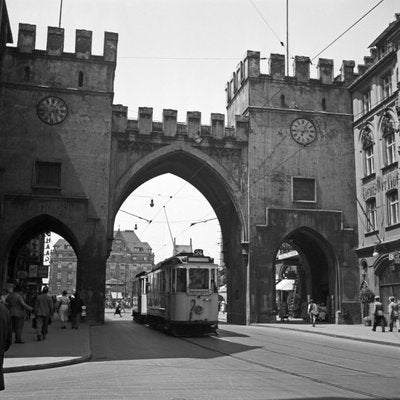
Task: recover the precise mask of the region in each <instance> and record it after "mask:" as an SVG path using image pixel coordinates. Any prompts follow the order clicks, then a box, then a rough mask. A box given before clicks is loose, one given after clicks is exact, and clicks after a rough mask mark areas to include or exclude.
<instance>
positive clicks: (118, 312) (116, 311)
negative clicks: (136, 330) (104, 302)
mask: <svg viewBox="0 0 400 400" xmlns="http://www.w3.org/2000/svg"><path fill="white" fill-rule="evenodd" d="M116 315H119V316H120V317H121V318H122V314H121V306H120V304H119V303H117V306H116V307H115V311H114V317H115V316H116Z"/></svg>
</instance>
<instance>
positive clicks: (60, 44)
mask: <svg viewBox="0 0 400 400" xmlns="http://www.w3.org/2000/svg"><path fill="white" fill-rule="evenodd" d="M117 45H118V34H117V33H113V32H105V33H104V48H103V55H102V56H93V57H95V58H96V60H98V59H99V57H101V58H102V59H103V61H108V62H113V63H115V62H116V60H117ZM35 46H36V25H30V24H19V29H18V42H17V50H18V51H19V52H20V53H34V52H38V54H41V55H42V54H43V51H42V50H37V49H36V48H35ZM45 53H46V54H47V55H49V56H63V55H65V54H68V55H75V57H76V58H77V59H84V60H89V59H91V58H92V31H87V30H83V29H77V30H76V32H75V53H64V29H63V28H56V27H51V26H49V27H48V28H47V43H46V51H45Z"/></svg>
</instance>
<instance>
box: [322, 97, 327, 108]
mask: <svg viewBox="0 0 400 400" xmlns="http://www.w3.org/2000/svg"><path fill="white" fill-rule="evenodd" d="M321 106H322V111H326V100H325V98H323V99H322V103H321Z"/></svg>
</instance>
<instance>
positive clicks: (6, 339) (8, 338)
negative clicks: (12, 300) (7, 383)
mask: <svg viewBox="0 0 400 400" xmlns="http://www.w3.org/2000/svg"><path fill="white" fill-rule="evenodd" d="M11 342H12V333H11V315H10V312H9V311H8V309H7V307H6V305H5V304H4V303H2V302H0V390H4V389H5V387H4V372H3V362H4V353H5V352H6V351H7V350H8V349H9V348H10V346H11Z"/></svg>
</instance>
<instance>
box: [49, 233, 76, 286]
mask: <svg viewBox="0 0 400 400" xmlns="http://www.w3.org/2000/svg"><path fill="white" fill-rule="evenodd" d="M50 259H51V262H50V271H49V291H50V293H51V294H61V293H62V292H63V291H64V290H66V291H67V292H68V293H69V294H71V293H73V292H74V291H75V289H76V265H77V259H76V255H75V252H74V249H73V248H72V246H71V245H70V244H69V243H68V242H67V241H66V240H65V239H59V240H58V241H57V242H56V243H55V245H54V246H53V250H52V251H51V255H50Z"/></svg>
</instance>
